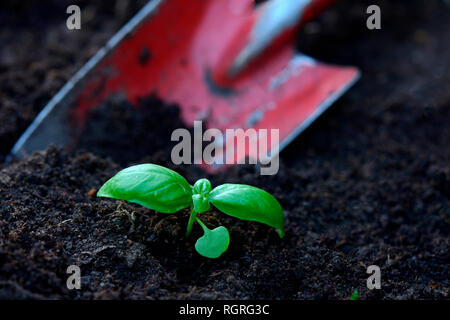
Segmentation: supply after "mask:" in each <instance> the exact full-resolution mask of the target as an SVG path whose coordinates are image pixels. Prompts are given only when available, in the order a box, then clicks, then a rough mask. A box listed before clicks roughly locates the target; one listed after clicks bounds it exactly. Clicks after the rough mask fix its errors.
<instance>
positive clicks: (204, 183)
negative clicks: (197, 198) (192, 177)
mask: <svg viewBox="0 0 450 320" xmlns="http://www.w3.org/2000/svg"><path fill="white" fill-rule="evenodd" d="M211 189H212V187H211V182H209V180H208V179H200V180H197V182H195V184H194V187H193V188H192V193H193V194H203V195H206V196H208V194H209V193H210V192H211Z"/></svg>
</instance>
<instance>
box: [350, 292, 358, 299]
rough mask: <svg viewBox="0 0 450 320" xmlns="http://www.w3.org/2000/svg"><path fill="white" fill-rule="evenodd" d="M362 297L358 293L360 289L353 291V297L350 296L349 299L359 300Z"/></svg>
mask: <svg viewBox="0 0 450 320" xmlns="http://www.w3.org/2000/svg"><path fill="white" fill-rule="evenodd" d="M359 298H360V295H359V293H358V290H355V291H353V293H352V295H351V297H350V298H349V300H358V299H359Z"/></svg>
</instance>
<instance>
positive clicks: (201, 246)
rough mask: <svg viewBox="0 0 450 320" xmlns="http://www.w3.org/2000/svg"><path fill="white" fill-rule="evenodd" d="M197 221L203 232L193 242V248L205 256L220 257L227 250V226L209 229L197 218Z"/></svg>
mask: <svg viewBox="0 0 450 320" xmlns="http://www.w3.org/2000/svg"><path fill="white" fill-rule="evenodd" d="M197 222H198V223H200V225H201V226H202V228H203V231H204V232H205V234H204V235H203V236H202V237H200V238H198V240H197V242H196V243H195V250H197V252H198V253H199V254H200V255H202V256H204V257H206V258H210V259H215V258H218V257H220V256H221V255H222V253H224V252H225V251H227V249H228V245H229V243H230V235H229V233H228V230H227V228H225V227H217V228H215V229H213V230H209V229H208V228H207V227H206V226H205V225H204V224H203V223H202V222H201V221H200V220H199V219H197Z"/></svg>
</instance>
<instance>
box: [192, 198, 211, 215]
mask: <svg viewBox="0 0 450 320" xmlns="http://www.w3.org/2000/svg"><path fill="white" fill-rule="evenodd" d="M192 202H193V203H194V210H195V211H196V212H197V213H203V212H205V211H208V210H209V208H210V207H211V206H210V205H209V202H208V198H207V197H205V196H204V195H202V194H193V195H192Z"/></svg>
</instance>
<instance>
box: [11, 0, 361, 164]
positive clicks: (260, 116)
mask: <svg viewBox="0 0 450 320" xmlns="http://www.w3.org/2000/svg"><path fill="white" fill-rule="evenodd" d="M333 2H334V0H268V1H263V2H261V1H260V2H258V4H256V3H255V1H254V0H189V1H186V0H153V1H150V2H149V3H148V4H147V5H145V6H144V7H143V8H142V9H141V11H140V12H138V13H137V15H136V16H134V17H133V18H132V19H131V20H130V21H129V22H128V23H127V24H126V25H125V26H124V27H123V28H122V29H121V30H120V31H119V32H118V33H117V34H115V35H114V36H113V37H112V38H111V39H110V40H109V41H108V43H107V44H106V46H105V47H103V48H102V49H101V50H99V51H98V52H97V53H96V55H95V56H93V57H92V58H91V59H90V60H89V61H88V62H87V63H86V64H85V65H84V66H83V67H82V68H81V69H80V70H79V71H78V72H77V73H76V74H75V75H74V77H73V78H72V79H71V80H70V81H69V82H68V83H67V84H66V85H65V86H64V87H63V88H62V89H61V90H60V91H59V92H58V93H57V95H56V96H55V97H53V99H52V100H51V101H50V102H49V103H48V104H47V105H46V107H45V108H44V109H43V110H42V111H41V112H40V114H39V115H38V116H37V118H36V119H35V120H34V122H33V123H32V124H31V125H30V127H29V128H28V129H27V130H26V132H25V133H24V134H23V135H22V137H21V138H20V139H19V140H18V141H17V143H16V144H15V146H14V148H13V149H12V154H13V155H15V156H20V155H23V154H28V153H30V152H32V151H35V150H42V149H45V148H46V147H47V146H48V145H50V144H56V145H64V146H67V147H69V148H71V147H74V146H75V145H76V135H74V134H73V133H74V131H75V132H81V131H82V129H83V127H84V126H85V124H86V121H89V118H88V117H87V115H88V113H89V111H90V110H92V109H93V108H95V107H97V106H99V105H100V104H101V103H102V102H104V101H105V100H106V99H107V98H108V97H109V96H111V95H117V94H121V95H124V96H125V97H126V99H127V100H128V101H129V102H130V103H132V104H137V101H138V99H139V98H141V97H144V96H148V95H150V94H156V95H157V96H158V97H159V98H160V99H162V100H163V101H165V102H166V103H167V104H176V105H178V106H179V108H180V110H181V117H182V120H183V121H184V123H185V124H186V126H187V127H192V126H193V123H194V121H195V120H201V121H203V123H204V125H205V127H206V128H216V129H218V130H222V131H225V130H226V129H235V128H242V129H244V130H245V129H248V128H253V129H255V130H259V129H275V130H278V132H279V139H278V141H277V142H276V144H275V145H274V144H273V143H272V144H271V146H270V147H269V150H267V155H268V156H269V157H273V156H275V155H277V153H278V150H281V149H282V148H283V147H284V146H286V145H287V144H288V143H289V142H290V141H291V140H292V139H294V138H295V137H296V136H297V135H298V134H299V133H300V132H301V131H303V130H304V129H305V128H306V127H307V126H308V125H309V124H310V123H311V122H312V121H314V120H315V119H316V118H317V117H318V116H319V115H320V114H321V113H322V112H324V110H326V109H327V108H328V107H329V106H330V105H331V104H332V103H333V102H334V101H335V100H336V99H337V98H339V97H340V96H341V95H342V94H343V93H344V92H345V91H346V90H347V89H348V88H349V87H350V86H351V85H352V84H353V83H354V82H355V81H356V80H357V78H358V76H359V72H358V70H357V69H356V68H354V67H341V66H332V65H327V64H324V63H321V62H318V61H316V60H314V59H313V58H311V57H309V56H306V55H303V54H301V53H298V52H296V51H295V48H294V42H295V36H296V31H297V30H298V28H300V27H302V26H303V25H304V24H305V23H307V22H308V21H310V20H311V19H314V18H315V17H316V16H317V15H318V14H319V13H320V12H321V11H323V10H324V9H326V8H327V7H328V6H330V5H331V4H332V3H333ZM300 41H301V39H300ZM74 128H75V130H74ZM149 129H150V130H151V128H149ZM256 139H259V137H258V136H256ZM256 142H257V141H253V142H252V143H256ZM216 143H222V144H224V141H216ZM241 147H242V146H239V145H237V146H236V148H241ZM245 150H246V151H245V152H246V154H245V155H246V156H250V157H251V156H252V155H251V154H250V153H251V151H250V149H249V148H245ZM219 156H220V155H219ZM241 156H242V154H241ZM216 166H217V165H216ZM207 167H208V166H207ZM210 167H215V166H210Z"/></svg>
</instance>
